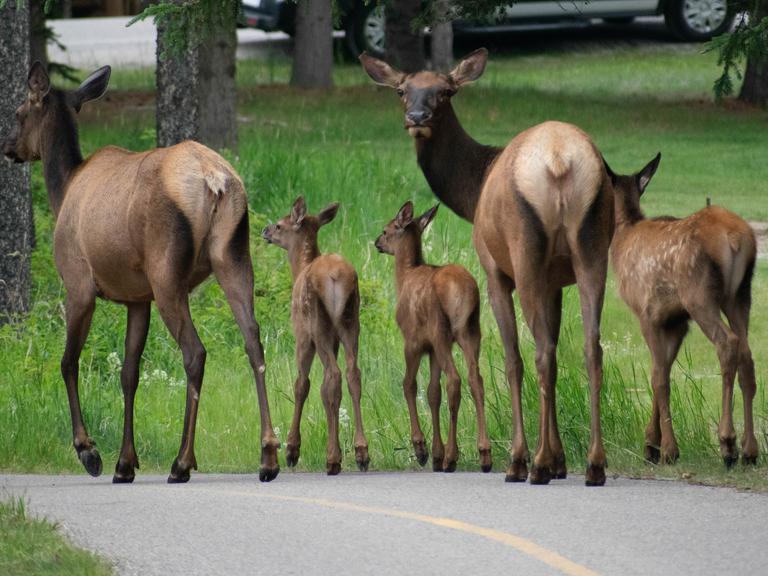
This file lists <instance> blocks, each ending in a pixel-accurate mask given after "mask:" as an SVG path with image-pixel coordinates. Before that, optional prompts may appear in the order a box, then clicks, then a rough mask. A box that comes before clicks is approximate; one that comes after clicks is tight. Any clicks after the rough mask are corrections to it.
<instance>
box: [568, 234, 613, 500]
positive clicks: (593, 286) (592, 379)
mask: <svg viewBox="0 0 768 576" xmlns="http://www.w3.org/2000/svg"><path fill="white" fill-rule="evenodd" d="M606 253H607V247H606ZM607 271H608V262H607V258H599V257H595V256H594V255H592V254H586V255H580V257H579V258H577V261H576V262H574V273H575V275H576V285H577V286H578V289H579V303H580V305H581V317H582V321H583V323H584V357H585V359H586V365H587V373H588V374H589V403H590V408H591V425H590V436H591V438H590V447H589V452H588V453H587V472H586V480H585V483H586V485H587V486H602V485H603V484H605V465H606V458H605V447H604V446H603V435H602V429H601V427H600V389H601V388H602V387H603V349H602V347H601V346H600V317H601V315H602V311H603V300H604V298H605V279H606V275H607Z"/></svg>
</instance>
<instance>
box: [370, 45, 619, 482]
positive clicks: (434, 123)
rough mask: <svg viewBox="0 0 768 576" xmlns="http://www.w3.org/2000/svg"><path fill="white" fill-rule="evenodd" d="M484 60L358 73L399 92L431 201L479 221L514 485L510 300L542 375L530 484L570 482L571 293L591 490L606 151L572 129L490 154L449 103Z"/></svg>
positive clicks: (537, 132) (606, 214) (517, 411)
mask: <svg viewBox="0 0 768 576" xmlns="http://www.w3.org/2000/svg"><path fill="white" fill-rule="evenodd" d="M487 59H488V51H487V50H485V49H484V48H481V49H479V50H476V51H474V52H472V53H471V54H470V55H468V56H467V57H466V58H465V59H464V60H462V61H461V62H459V64H458V65H457V66H456V68H454V69H453V70H452V71H451V73H450V74H440V73H438V72H432V71H429V70H424V71H420V72H414V73H412V74H406V73H404V72H401V71H400V70H397V69H395V68H393V67H392V66H390V65H389V64H387V63H386V62H383V61H382V60H378V59H376V58H373V57H371V56H368V55H367V54H363V55H361V56H360V61H361V63H362V65H363V68H364V69H365V70H366V72H367V73H368V75H369V76H370V77H371V78H372V79H373V80H374V82H376V83H378V84H381V85H384V86H389V87H391V88H394V89H395V91H396V93H397V95H398V97H399V98H400V101H401V103H402V106H403V109H404V112H405V114H404V126H405V128H406V129H407V130H408V133H409V134H410V135H411V137H412V138H413V142H414V148H415V150H416V158H417V160H418V163H419V166H420V167H421V170H422V172H423V173H424V177H425V178H426V180H427V182H428V183H429V186H430V188H432V191H433V192H434V194H435V195H436V196H437V197H438V198H440V200H442V201H443V202H444V203H445V204H446V205H447V206H448V207H449V208H450V209H451V210H453V211H454V212H455V213H456V214H457V215H458V216H460V217H461V218H464V219H465V220H468V221H469V222H472V224H473V230H472V242H473V244H474V246H475V250H476V251H477V255H478V258H479V260H480V263H481V264H482V266H483V268H484V269H485V272H486V275H487V277H488V297H489V300H490V302H491V307H492V308H493V313H494V315H495V316H496V322H497V324H498V326H499V331H500V332H501V340H502V344H503V345H504V362H505V368H506V376H507V381H508V383H509V387H510V392H511V396H512V412H513V414H514V421H513V423H514V434H513V438H512V446H511V450H510V462H509V466H508V468H507V475H506V480H507V481H508V482H523V481H525V480H526V479H527V478H528V460H529V452H528V443H527V441H526V438H525V430H524V427H523V403H522V385H523V361H522V358H521V356H520V347H519V344H518V336H517V322H516V320H515V308H514V306H513V303H512V292H513V290H517V293H518V295H519V296H520V305H521V308H522V310H523V315H524V316H525V321H526V323H527V324H528V327H529V328H530V329H531V333H532V334H533V338H534V340H535V342H536V370H537V372H538V376H539V442H538V448H537V450H536V454H535V456H534V458H533V466H532V468H531V476H530V478H531V483H533V484H546V483H548V482H549V481H550V479H552V478H565V477H566V474H567V469H566V462H565V452H564V450H563V445H562V442H561V440H560V432H559V430H558V427H557V409H556V387H555V384H556V380H557V342H558V339H559V336H560V319H561V315H562V296H563V287H565V286H568V285H570V284H574V283H575V284H576V285H577V287H578V290H579V299H580V302H581V315H582V319H583V323H584V340H585V344H584V357H585V360H586V365H587V373H588V375H589V384H590V386H589V392H590V408H591V426H590V443H589V451H588V453H587V471H586V484H587V485H589V486H601V485H603V484H605V449H604V447H603V437H602V431H601V428H600V388H601V387H602V383H603V352H602V348H601V347H600V316H601V314H602V309H603V297H604V295H605V277H606V274H607V270H608V246H609V244H610V241H611V236H612V234H613V195H612V193H611V189H610V181H609V180H608V175H607V174H606V172H605V169H604V168H603V163H602V160H601V156H600V152H598V150H597V148H596V147H595V145H594V144H593V143H592V141H591V140H590V138H589V136H587V134H585V133H584V132H583V131H582V130H580V129H579V128H577V127H576V126H574V125H573V124H566V123H564V122H544V123H542V124H538V125H536V126H532V127H531V128H528V129H527V130H524V131H523V132H521V133H520V134H517V135H516V136H514V137H513V138H512V139H511V140H510V141H509V143H508V144H507V145H506V146H504V147H501V148H499V147H496V146H485V145H483V144H480V143H478V142H477V141H475V140H474V139H473V138H472V137H471V136H470V135H469V134H467V132H466V131H465V130H464V128H463V126H462V125H461V122H460V121H459V119H458V117H457V115H456V112H455V111H454V109H453V104H452V102H453V98H454V97H455V96H456V94H457V93H458V92H460V91H461V90H463V89H464V86H466V85H467V84H469V83H471V82H474V81H475V80H477V79H478V78H479V77H480V76H481V75H482V74H483V71H484V70H485V64H486V61H487Z"/></svg>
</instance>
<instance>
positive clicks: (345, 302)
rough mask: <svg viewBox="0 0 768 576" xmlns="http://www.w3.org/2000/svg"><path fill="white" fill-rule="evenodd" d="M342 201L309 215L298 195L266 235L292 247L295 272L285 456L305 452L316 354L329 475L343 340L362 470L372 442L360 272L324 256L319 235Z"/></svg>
mask: <svg viewBox="0 0 768 576" xmlns="http://www.w3.org/2000/svg"><path fill="white" fill-rule="evenodd" d="M338 209H339V204H338V202H334V203H333V204H330V205H328V206H326V207H325V208H323V209H322V210H321V211H320V212H319V213H318V214H317V215H316V216H315V215H311V214H307V205H306V202H305V201H304V198H303V197H301V196H299V197H298V198H297V199H296V201H295V202H294V203H293V207H292V208H291V212H290V213H289V214H288V215H287V216H285V217H284V218H282V219H280V220H279V221H278V222H276V223H274V224H271V225H270V226H267V227H266V228H264V231H263V233H262V236H263V238H264V239H265V240H266V241H267V242H269V243H270V244H275V245H277V246H279V247H281V248H283V249H285V250H287V251H288V259H289V261H290V264H291V275H292V276H293V292H292V298H291V321H292V323H293V333H294V336H295V338H296V364H297V365H298V370H299V373H298V376H297V377H296V382H295V384H294V393H295V398H296V401H295V403H294V411H293V420H292V421H291V430H290V432H289V433H288V442H287V445H286V453H285V459H286V462H287V463H288V466H291V467H293V466H295V465H296V464H297V463H298V461H299V455H300V452H301V430H300V425H301V412H302V410H303V409H304V402H305V401H306V400H307V395H308V394H309V370H310V368H311V367H312V361H313V360H314V358H315V353H317V355H318V356H320V362H322V364H323V369H324V374H323V384H322V386H321V388H320V395H321V396H322V399H323V406H324V408H325V415H326V419H327V423H328V445H327V450H326V465H325V469H326V472H327V473H328V475H329V476H334V475H336V474H338V473H339V472H341V447H340V445H339V407H340V405H341V371H340V370H339V365H338V364H337V361H336V358H337V356H338V352H339V343H341V344H343V345H344V356H345V359H346V364H347V386H348V387H349V394H350V396H351V397H352V406H353V410H354V417H355V462H356V463H357V467H358V468H359V469H360V470H361V471H366V470H368V463H369V457H368V441H367V440H366V439H365V434H364V433H363V419H362V414H361V411H360V396H361V393H362V388H361V384H360V369H359V368H358V366H357V354H358V340H359V336H360V290H359V288H358V285H357V273H356V272H355V269H354V268H353V267H352V265H351V264H350V263H349V262H347V261H346V260H345V259H344V258H342V257H341V256H339V255H338V254H320V249H319V248H318V245H317V233H318V231H319V230H320V228H321V227H322V226H325V225H326V224H328V223H329V222H330V221H332V220H333V219H334V218H335V217H336V212H337V211H338Z"/></svg>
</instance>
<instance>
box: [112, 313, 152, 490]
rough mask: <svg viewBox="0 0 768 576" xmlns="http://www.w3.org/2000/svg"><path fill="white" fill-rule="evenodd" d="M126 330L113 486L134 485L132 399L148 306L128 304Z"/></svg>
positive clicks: (145, 332)
mask: <svg viewBox="0 0 768 576" xmlns="http://www.w3.org/2000/svg"><path fill="white" fill-rule="evenodd" d="M127 307H128V327H127V329H126V332H125V358H124V359H123V368H122V370H121V371H120V384H121V385H122V388H123V398H124V402H125V405H124V414H123V444H122V447H121V448H120V457H119V458H118V460H117V465H116V466H115V474H114V476H113V477H112V482H113V483H115V484H123V483H130V482H133V479H134V477H135V475H136V472H135V471H136V469H138V467H139V459H138V457H137V456H136V448H135V446H134V443H133V399H134V397H135V395H136V388H138V386H139V366H140V363H141V354H142V352H143V351H144V344H145V343H146V341H147V332H148V331H149V314H150V309H151V306H150V303H149V302H140V303H133V304H128V305H127Z"/></svg>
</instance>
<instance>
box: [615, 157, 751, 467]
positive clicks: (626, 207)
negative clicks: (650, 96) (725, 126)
mask: <svg viewBox="0 0 768 576" xmlns="http://www.w3.org/2000/svg"><path fill="white" fill-rule="evenodd" d="M660 161H661V154H658V155H657V156H656V157H655V158H654V159H653V160H651V162H649V163H648V164H647V165H646V166H645V167H644V168H643V169H642V170H640V171H639V172H637V173H636V174H633V175H631V176H617V175H616V174H614V173H613V171H612V170H611V169H610V168H609V167H608V164H607V163H606V169H607V171H608V174H609V175H610V177H611V179H612V181H613V187H614V192H615V206H616V232H615V235H614V238H613V247H612V248H611V263H612V265H613V269H614V271H615V273H616V278H617V280H618V284H619V293H620V294H621V297H622V299H623V300H624V302H626V304H627V305H628V306H629V307H630V308H631V309H632V312H634V314H635V316H637V318H638V320H639V321H640V327H641V329H642V333H643V338H644V339H645V342H646V344H647V345H648V348H649V350H650V352H651V358H652V361H653V369H652V375H651V384H652V388H653V409H652V412H651V420H650V422H649V423H648V427H647V428H646V430H645V451H644V452H645V458H646V459H647V460H649V461H651V462H654V463H656V462H659V461H661V462H663V463H672V462H674V461H675V460H677V458H678V456H679V454H680V452H679V450H678V447H677V442H676V440H675V434H674V431H673V429H672V414H671V412H670V406H669V372H670V369H671V368H672V363H673V362H674V361H675V358H676V357H677V353H678V351H679V350H680V345H681V344H682V342H683V339H684V338H685V335H686V333H687V332H688V323H689V320H691V319H693V321H694V322H696V323H697V324H698V325H699V326H700V327H701V329H702V331H703V332H704V334H705V335H706V337H707V338H708V339H709V340H710V341H711V342H712V343H713V344H714V345H715V348H716V349H717V356H718V359H719V361H720V370H721V375H722V381H723V413H722V416H721V419H720V426H719V427H718V437H719V441H720V455H721V456H722V458H723V461H724V462H725V465H726V466H728V467H731V466H733V464H734V463H735V462H736V461H737V460H738V458H739V451H738V448H737V446H736V432H735V431H734V428H733V382H734V379H735V377H736V372H737V371H738V374H739V385H740V386H741V391H742V396H743V399H744V436H743V437H742V441H741V447H742V459H743V461H744V463H745V464H755V463H756V462H757V456H758V446H757V439H756V438H755V429H754V423H753V420H752V400H753V398H754V396H755V391H756V384H755V365H754V362H753V361H752V352H751V351H750V349H749V342H748V340H747V331H748V328H749V311H750V307H751V300H752V288H751V286H752V273H753V271H754V268H755V258H756V254H757V243H756V240H755V234H754V232H753V231H752V228H751V227H750V226H749V224H747V223H746V222H745V221H744V220H742V219H741V218H739V217H738V216H736V214H734V213H733V212H729V211H728V210H725V209H724V208H720V207H719V206H709V207H707V208H704V209H703V210H699V211H698V212H696V213H695V214H692V215H691V216H688V217H687V218H682V219H678V218H671V217H666V216H665V217H661V218H652V219H646V218H645V216H644V215H643V212H642V210H641V209H640V197H641V196H642V194H643V192H645V189H646V187H647V186H648V184H649V182H650V181H651V178H652V177H653V175H654V173H655V172H656V169H657V168H658V166H659V162H660ZM721 311H722V313H723V314H725V317H726V318H727V319H728V324H726V323H725V322H724V321H723V319H722V317H721V314H720V313H721ZM729 324H730V326H729Z"/></svg>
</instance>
